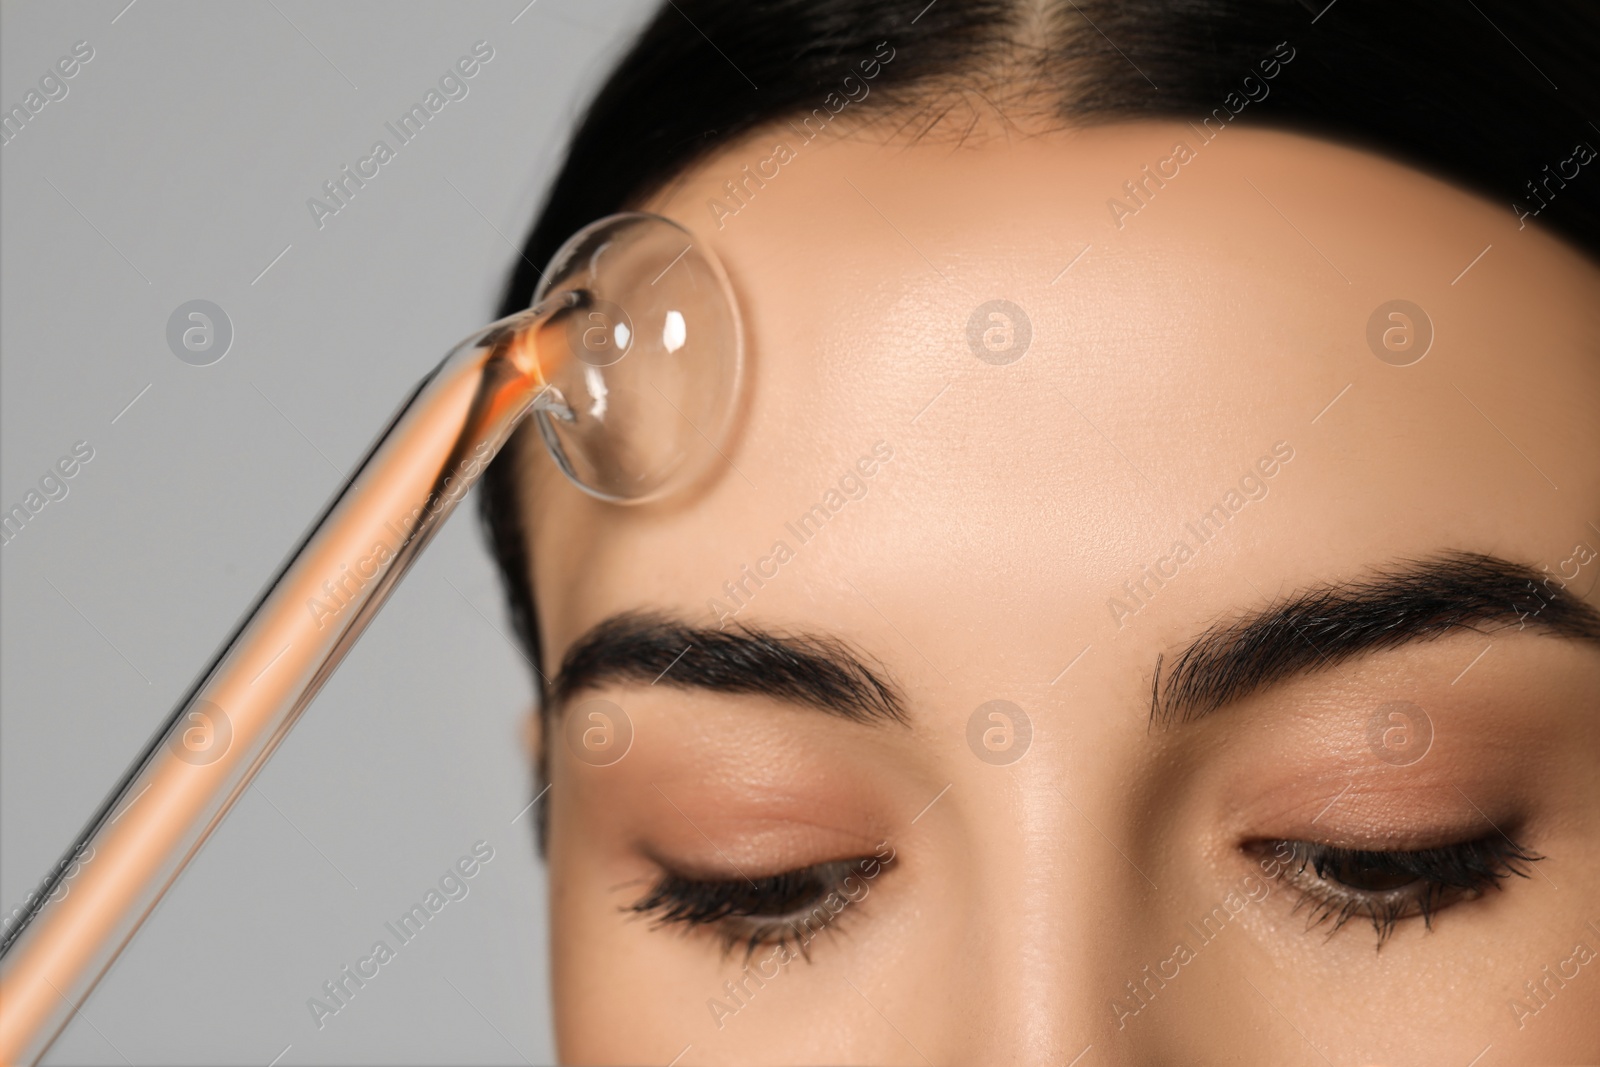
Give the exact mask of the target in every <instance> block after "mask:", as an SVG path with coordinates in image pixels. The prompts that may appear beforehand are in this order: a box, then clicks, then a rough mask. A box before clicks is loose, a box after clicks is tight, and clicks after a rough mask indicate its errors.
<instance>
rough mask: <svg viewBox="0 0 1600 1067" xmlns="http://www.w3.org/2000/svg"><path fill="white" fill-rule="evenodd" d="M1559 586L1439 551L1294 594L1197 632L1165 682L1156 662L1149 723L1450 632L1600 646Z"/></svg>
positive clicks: (1596, 623)
mask: <svg viewBox="0 0 1600 1067" xmlns="http://www.w3.org/2000/svg"><path fill="white" fill-rule="evenodd" d="M1591 558H1592V557H1591ZM1552 582H1554V583H1555V585H1552ZM1563 585H1564V583H1562V582H1561V581H1560V580H1559V579H1556V578H1555V576H1553V575H1551V574H1549V573H1546V572H1544V571H1539V570H1535V569H1533V568H1532V567H1529V566H1526V565H1524V564H1521V563H1513V562H1511V561H1509V560H1504V559H1500V558H1498V557H1496V556H1486V555H1481V554H1478V553H1472V552H1447V553H1443V554H1441V555H1437V556H1433V557H1430V558H1427V559H1419V560H1403V561H1401V562H1400V563H1398V564H1394V565H1391V566H1389V567H1386V568H1383V569H1381V570H1378V571H1376V572H1374V573H1372V574H1369V575H1367V576H1365V577H1361V578H1357V579H1355V580H1352V581H1345V582H1332V583H1328V584H1324V585H1318V586H1312V587H1310V588H1306V589H1302V590H1299V591H1298V592H1296V593H1293V594H1291V595H1290V596H1289V597H1288V598H1286V599H1284V600H1281V601H1279V602H1276V603H1274V604H1271V605H1269V606H1267V607H1266V608H1262V609H1259V610H1257V611H1253V612H1250V613H1248V614H1246V615H1243V616H1241V617H1239V618H1237V619H1233V620H1230V621H1227V622H1223V623H1219V624H1217V625H1215V626H1213V627H1211V628H1210V629H1208V630H1206V631H1205V632H1204V633H1202V634H1201V635H1200V636H1199V637H1198V638H1196V639H1195V640H1194V641H1192V642H1190V643H1189V645H1188V646H1187V647H1186V648H1184V650H1183V651H1182V652H1181V653H1179V654H1178V657H1177V658H1176V659H1175V660H1174V661H1173V662H1172V666H1171V668H1170V670H1168V671H1167V674H1166V676H1165V678H1163V677H1162V657H1160V656H1158V657H1157V658H1156V669H1155V680H1154V682H1153V683H1152V686H1151V695H1150V722H1151V724H1152V725H1155V726H1170V725H1173V724H1177V723H1185V722H1191V721H1193V720H1195V719H1199V718H1202V717H1204V716H1206V715H1209V714H1211V713H1212V712H1214V711H1217V710H1218V709H1220V708H1222V707H1223V706H1225V705H1227V704H1230V703H1232V702H1233V701H1235V700H1239V699H1241V698H1242V697H1245V696H1247V695H1249V694H1250V693H1253V692H1255V691H1257V690H1259V689H1264V688H1266V687H1268V686H1271V685H1275V684H1277V683H1279V682H1281V681H1284V680H1286V679H1288V678H1290V677H1293V676H1295V675H1300V674H1306V673H1309V672H1312V671H1317V670H1322V669H1325V668H1327V667H1332V666H1335V665H1337V664H1339V663H1341V662H1343V661H1345V660H1348V659H1352V658H1354V657H1356V656H1361V655H1366V654H1369V653H1372V652H1377V651H1381V650H1384V649H1392V648H1398V647H1400V646H1401V645H1406V644H1410V643H1413V642H1416V641H1426V640H1431V639H1433V638H1438V637H1443V636H1445V635H1447V634H1449V633H1452V632H1455V631H1458V630H1471V631H1475V632H1479V633H1487V632H1492V631H1495V630H1503V629H1508V628H1512V627H1515V628H1517V629H1519V630H1521V629H1531V630H1534V631H1535V632H1538V633H1544V634H1549V635H1552V636H1556V637H1564V638H1568V639H1571V640H1579V641H1587V642H1593V643H1596V644H1600V611H1596V610H1595V608H1594V607H1593V606H1591V605H1589V604H1587V603H1585V602H1584V601H1582V600H1580V599H1578V598H1577V597H1574V596H1571V595H1569V594H1567V593H1566V592H1564V590H1563V588H1562V586H1563Z"/></svg>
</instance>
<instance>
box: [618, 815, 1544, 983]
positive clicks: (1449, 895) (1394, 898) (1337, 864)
mask: <svg viewBox="0 0 1600 1067" xmlns="http://www.w3.org/2000/svg"><path fill="white" fill-rule="evenodd" d="M1247 848H1248V849H1249V850H1250V851H1255V852H1259V853H1263V854H1268V855H1269V858H1266V859H1263V861H1262V869H1263V871H1264V872H1266V873H1267V875H1268V877H1270V878H1276V879H1280V880H1282V881H1283V882H1285V883H1286V884H1287V885H1289V886H1291V887H1293V888H1295V889H1297V890H1298V891H1299V898H1298V899H1297V900H1296V901H1295V904H1294V908H1293V910H1294V911H1295V912H1300V911H1304V912H1306V914H1307V921H1306V928H1307V929H1308V930H1310V929H1315V928H1318V927H1326V928H1327V933H1328V936H1329V937H1331V936H1333V934H1334V933H1335V932H1337V931H1338V930H1340V929H1342V928H1343V927H1344V926H1345V925H1346V924H1347V923H1349V922H1350V921H1351V920H1352V919H1362V918H1365V919H1367V920H1368V921H1369V922H1371V924H1372V929H1373V933H1374V934H1375V935H1376V936H1377V945H1378V947H1379V948H1382V946H1383V943H1384V942H1385V941H1387V940H1388V939H1389V938H1390V937H1391V936H1393V934H1394V932H1395V929H1396V928H1397V927H1398V926H1399V925H1400V923H1402V922H1404V921H1407V920H1409V919H1413V918H1418V917H1420V918H1421V919H1422V923H1423V927H1424V928H1425V929H1429V930H1431V929H1432V927H1433V917H1434V916H1435V915H1436V914H1438V913H1439V912H1441V911H1443V910H1444V909H1446V908H1448V907H1451V906H1453V905H1455V904H1459V903H1463V902H1467V901H1471V900H1476V899H1478V898H1479V897H1482V896H1483V895H1484V894H1486V893H1488V892H1490V891H1491V890H1497V889H1500V888H1503V884H1504V882H1505V880H1506V879H1507V878H1509V877H1512V876H1516V877H1518V878H1527V877H1529V872H1530V870H1531V868H1532V865H1533V864H1535V863H1537V862H1539V861H1540V860H1542V859H1544V857H1543V856H1541V855H1539V854H1538V853H1536V852H1533V851H1531V850H1529V849H1527V848H1525V847H1523V846H1522V845H1520V844H1518V843H1517V842H1515V841H1513V840H1511V839H1510V838H1508V837H1506V836H1504V835H1502V834H1495V835H1492V836H1488V837H1482V838H1478V839H1476V840H1471V841H1461V842H1455V843H1452V844H1447V845H1441V846H1438V847H1435V848H1425V849H1414V850H1409V851H1380V850H1370V849H1353V848H1343V847H1340V846H1337V845H1329V844H1323V843H1319V842H1314V841H1291V840H1286V839H1279V840H1269V841H1257V842H1253V843H1252V844H1250V845H1249V846H1247ZM894 858H895V857H894V850H893V849H892V848H889V846H888V845H887V844H885V845H882V846H880V847H879V849H878V851H877V853H876V854H874V855H872V856H865V857H858V858H855V859H849V860H835V861H832V862H828V863H819V864H814V865H812V866H809V867H800V868H796V869H794V870H790V871H783V872H780V873H778V874H772V875H767V876H765V877H762V878H754V879H750V878H735V879H702V878H691V877H687V876H684V875H681V874H677V873H675V872H672V871H670V870H668V871H667V872H666V873H665V874H663V875H662V876H661V877H660V878H659V879H658V880H657V881H656V882H655V883H654V884H653V885H652V886H651V887H650V889H649V890H648V891H647V892H646V893H645V895H644V896H643V897H641V898H640V899H639V900H637V901H635V902H634V903H633V904H631V905H628V906H626V907H625V908H624V909H623V910H624V911H627V912H631V913H633V914H635V915H638V916H648V917H650V918H651V919H652V920H653V922H654V925H655V926H656V927H657V928H662V927H668V926H678V927H682V928H684V929H686V930H703V931H707V932H710V933H712V934H713V935H714V936H715V937H716V938H717V939H719V940H720V941H721V942H722V944H723V949H724V951H725V953H727V954H728V955H732V954H734V953H735V952H738V951H739V950H740V949H743V952H744V955H745V958H746V960H747V961H748V960H749V959H750V957H752V956H753V955H754V954H755V952H756V950H757V949H759V948H762V947H764V946H778V947H779V948H780V949H787V950H789V951H792V952H793V954H794V955H799V956H802V957H804V958H805V959H807V960H809V959H810V945H811V942H812V941H813V940H814V939H815V938H816V937H817V936H818V935H819V934H821V933H822V932H823V931H824V930H835V929H837V928H838V925H839V923H840V922H841V920H842V917H843V915H844V913H845V912H846V911H847V910H850V909H851V908H852V906H853V905H858V904H860V902H861V901H862V900H864V899H865V898H866V896H867V894H868V893H869V892H870V891H871V885H870V883H871V882H872V880H873V879H875V878H877V877H878V876H880V875H881V874H882V873H883V871H884V870H886V869H887V868H888V867H889V866H891V865H892V864H893V862H894Z"/></svg>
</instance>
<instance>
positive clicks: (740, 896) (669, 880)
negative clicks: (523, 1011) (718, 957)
mask: <svg viewBox="0 0 1600 1067" xmlns="http://www.w3.org/2000/svg"><path fill="white" fill-rule="evenodd" d="M886 848H887V846H886V845H885V846H881V847H880V848H879V850H878V852H877V853H876V854H874V855H871V856H864V857H858V858H856V859H850V860H835V861H833V862H829V863H819V864H814V865H812V866H810V867H801V868H797V869H795V870H792V871H784V872H782V873H779V874H773V875H768V876H766V877H764V878H749V879H747V878H737V879H726V880H722V879H716V880H713V879H698V878H687V877H684V876H682V875H679V874H675V873H672V872H670V871H669V872H668V873H666V874H665V875H664V876H663V877H662V878H661V879H660V880H659V881H657V882H656V883H655V884H654V885H653V886H652V887H651V888H650V890H649V892H647V893H646V894H645V895H644V896H643V897H641V898H640V899H639V900H638V901H636V902H634V903H633V904H632V905H629V906H628V907H627V908H626V909H625V910H627V911H630V912H633V913H634V914H636V915H647V916H650V917H651V918H652V919H653V920H654V922H655V925H656V926H657V927H665V926H683V927H685V928H687V929H691V930H692V929H707V930H711V931H713V932H714V933H715V934H716V936H718V937H719V938H720V939H721V940H722V942H723V948H724V950H725V951H726V952H727V953H728V954H730V955H731V954H733V953H734V952H736V951H738V950H740V949H741V948H742V949H743V950H744V954H745V957H746V959H748V958H749V957H750V956H752V955H753V954H754V953H755V951H756V949H758V948H761V947H763V946H767V945H777V946H787V947H790V948H793V949H796V950H797V951H798V954H799V955H802V956H804V957H805V958H807V959H810V946H811V942H812V941H813V940H814V939H815V938H816V937H817V935H818V934H820V933H821V932H822V931H823V930H827V929H835V928H836V927H837V925H838V923H839V922H840V919H841V917H842V915H843V914H844V912H845V911H846V910H848V909H849V908H850V907H851V906H852V905H856V904H859V903H860V902H861V901H862V900H863V899H865V897H866V895H867V893H868V892H869V891H870V885H869V883H870V881H871V880H872V879H874V878H877V877H878V876H880V875H881V874H882V873H883V871H884V870H885V869H886V868H887V867H888V866H890V865H891V864H892V863H893V860H894V850H893V849H888V854H887V855H885V854H884V852H885V849H886Z"/></svg>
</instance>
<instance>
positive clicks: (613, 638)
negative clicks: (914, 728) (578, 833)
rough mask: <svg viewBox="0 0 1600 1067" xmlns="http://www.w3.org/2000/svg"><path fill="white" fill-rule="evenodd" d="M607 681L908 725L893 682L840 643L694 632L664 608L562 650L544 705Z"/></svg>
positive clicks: (753, 630)
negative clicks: (747, 697) (751, 698)
mask: <svg viewBox="0 0 1600 1067" xmlns="http://www.w3.org/2000/svg"><path fill="white" fill-rule="evenodd" d="M609 682H643V683H645V684H647V685H657V684H660V685H669V686H672V687H674V688H676V689H703V690H709V691H711V692H716V693H737V694H751V695H756V696H765V697H772V698H774V699H777V700H781V701H784V702H786V703H790V704H797V705H800V706H802V707H808V708H813V709H815V710H818V711H822V712H826V713H828V714H830V715H837V716H839V717H840V718H843V719H847V720H849V721H851V722H857V723H865V724H869V725H875V724H882V723H898V724H900V725H905V724H906V723H907V719H906V713H905V702H904V700H903V699H902V697H901V696H900V693H899V691H898V690H897V689H896V688H895V687H894V685H893V684H892V683H891V682H889V681H888V680H887V679H885V678H884V677H883V676H882V675H881V674H880V673H879V672H878V671H875V670H874V669H873V668H872V667H870V666H868V665H867V663H866V662H865V661H864V659H863V658H862V657H861V656H860V655H859V654H857V653H856V652H854V651H853V650H852V649H851V648H850V647H849V646H848V645H847V644H846V643H845V642H843V641H841V640H839V639H837V638H834V637H826V636H821V635H817V634H779V633H775V632H772V631H769V630H764V629H761V628H758V627H754V626H736V627H733V628H730V629H727V630H718V629H712V628H710V627H698V626H691V625H689V624H687V623H684V622H682V621H681V620H678V619H675V618H673V617H671V616H669V615H666V614H663V613H660V612H624V613H622V614H620V615H613V616H611V617H610V618H608V619H606V620H604V621H602V622H600V623H599V624H598V625H596V626H594V627H593V628H592V629H590V630H589V631H588V632H587V633H585V634H584V635H583V636H582V637H580V638H579V639H578V640H577V641H575V642H574V643H573V644H572V646H571V647H570V648H569V649H568V650H567V653H566V655H565V656H564V657H563V658H562V661H561V669H560V670H559V671H558V672H557V673H556V676H555V678H554V679H552V681H551V683H550V686H549V691H548V696H549V699H548V700H547V701H546V702H545V707H546V708H547V709H548V710H549V711H550V712H556V711H559V710H560V709H561V708H562V707H563V706H564V705H565V704H566V702H567V701H568V700H570V699H571V698H572V696H573V695H574V694H575V693H578V692H579V691H581V690H584V689H594V688H598V687H599V686H602V685H605V684H606V683H609Z"/></svg>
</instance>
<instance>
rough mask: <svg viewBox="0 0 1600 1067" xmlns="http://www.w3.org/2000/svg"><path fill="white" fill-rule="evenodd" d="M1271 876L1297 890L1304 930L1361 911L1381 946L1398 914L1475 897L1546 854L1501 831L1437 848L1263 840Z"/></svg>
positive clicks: (1426, 912)
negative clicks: (1376, 847) (1375, 848)
mask: <svg viewBox="0 0 1600 1067" xmlns="http://www.w3.org/2000/svg"><path fill="white" fill-rule="evenodd" d="M1257 847H1258V848H1259V849H1261V850H1263V851H1270V852H1271V855H1272V862H1273V864H1274V865H1275V871H1274V872H1273V873H1274V874H1275V876H1276V877H1279V878H1282V879H1284V880H1285V881H1286V882H1287V883H1288V884H1290V885H1291V886H1294V887H1295V888H1297V889H1299V891H1300V898H1299V900H1298V901H1296V903H1295V906H1294V910H1295V911H1301V910H1305V911H1306V912H1307V921H1306V927H1307V929H1315V928H1317V927H1320V926H1326V927H1327V928H1328V935H1329V936H1330V937H1331V936H1332V935H1333V934H1334V932H1336V931H1337V930H1339V929H1340V928H1341V927H1343V926H1344V925H1345V924H1346V923H1348V922H1349V921H1350V920H1352V919H1359V918H1366V919H1369V920H1370V921H1371V922H1372V929H1373V932H1374V933H1375V934H1376V935H1377V938H1378V947H1380V948H1381V947H1382V946H1383V943H1384V942H1385V941H1387V940H1388V939H1389V938H1390V937H1391V936H1392V935H1393V934H1394V931H1395V927H1396V926H1398V925H1399V924H1400V923H1401V922H1402V921H1404V920H1406V919H1410V918H1414V917H1419V916H1420V917H1421V919H1422V923H1423V927H1424V928H1425V929H1430V930H1431V929H1432V928H1433V916H1434V915H1435V914H1437V913H1438V912H1440V911H1442V910H1444V909H1445V908H1447V907H1450V906H1451V905H1453V904H1457V903H1460V902H1462V901H1468V900H1475V899H1477V898H1478V897H1481V896H1483V895H1484V894H1485V893H1487V892H1489V891H1490V890H1494V889H1500V888H1501V887H1502V883H1503V881H1504V880H1505V879H1506V878H1508V877H1510V876H1512V875H1515V876H1517V877H1519V878H1526V877H1528V871H1529V870H1530V868H1531V866H1532V865H1533V864H1534V863H1537V862H1538V861H1539V860H1542V859H1543V858H1544V857H1543V856H1540V855H1538V854H1537V853H1534V852H1530V851H1529V850H1528V849H1526V848H1524V847H1523V846H1521V845H1519V844H1517V843H1516V842H1515V841H1512V840H1511V839H1510V838H1508V837H1505V836H1504V835H1499V834H1497V835H1494V836H1492V837H1483V838H1479V839H1477V840H1474V841H1462V842H1457V843H1455V844H1449V845H1443V846H1440V847H1437V848H1425V849H1417V850H1414V851H1407V852H1382V851H1372V850H1368V849H1354V848H1340V847H1338V846H1336V845H1325V844H1318V843H1316V842H1311V841H1286V840H1279V841H1268V842H1264V843H1261V844H1260V845H1258V846H1257Z"/></svg>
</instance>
